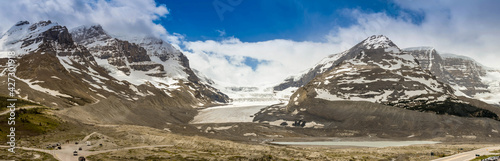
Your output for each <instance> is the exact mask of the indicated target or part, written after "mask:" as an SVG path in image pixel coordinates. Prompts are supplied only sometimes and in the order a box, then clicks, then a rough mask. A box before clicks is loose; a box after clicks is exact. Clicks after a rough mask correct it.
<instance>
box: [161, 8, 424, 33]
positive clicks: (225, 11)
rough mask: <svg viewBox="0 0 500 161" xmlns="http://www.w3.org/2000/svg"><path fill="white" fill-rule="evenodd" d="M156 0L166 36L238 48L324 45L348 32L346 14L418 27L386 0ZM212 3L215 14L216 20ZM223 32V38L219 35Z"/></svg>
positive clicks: (349, 21)
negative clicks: (229, 42) (284, 42)
mask: <svg viewBox="0 0 500 161" xmlns="http://www.w3.org/2000/svg"><path fill="white" fill-rule="evenodd" d="M235 1H236V2H240V3H239V4H235V5H234V6H232V5H231V4H230V3H229V1H227V0H182V1H179V0H157V3H158V4H164V5H166V6H167V8H169V11H170V14H169V15H167V16H166V17H163V18H160V19H158V20H156V23H159V24H161V25H162V26H164V27H165V28H166V29H167V31H168V32H171V33H180V34H183V35H184V36H185V38H186V40H188V41H196V40H218V39H221V37H228V36H234V37H237V38H239V39H240V40H241V41H244V42H258V41H265V40H272V39H288V40H294V41H325V39H324V35H326V34H328V33H329V32H330V31H331V30H332V29H334V28H337V27H348V26H351V25H353V24H355V23H356V19H355V18H353V17H351V16H350V15H348V14H346V13H345V11H346V9H358V10H361V11H363V12H366V13H376V12H385V13H387V15H389V16H392V17H395V18H396V17H399V16H400V13H405V14H408V15H410V17H409V18H411V19H412V20H413V22H414V23H420V22H421V20H422V19H423V16H424V15H423V14H422V13H419V12H413V11H410V10H404V9H402V8H400V7H399V6H398V5H396V4H395V3H393V2H392V1H386V0H370V1H366V0H349V1H347V0H346V1H331V0H314V1H311V0H274V1H273V0H239V1H238V0H235ZM214 3H215V4H218V5H216V6H217V7H220V8H221V12H220V13H221V14H220V15H221V16H219V14H218V13H217V10H216V7H214ZM221 31H222V32H225V34H224V35H222V34H221Z"/></svg>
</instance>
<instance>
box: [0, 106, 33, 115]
mask: <svg viewBox="0 0 500 161" xmlns="http://www.w3.org/2000/svg"><path fill="white" fill-rule="evenodd" d="M41 107H42V106H23V107H16V110H20V109H31V108H41ZM8 113H10V110H9V109H7V110H5V111H2V112H0V116H1V115H5V114H8Z"/></svg>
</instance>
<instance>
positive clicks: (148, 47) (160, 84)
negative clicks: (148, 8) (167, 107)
mask: <svg viewBox="0 0 500 161" xmlns="http://www.w3.org/2000/svg"><path fill="white" fill-rule="evenodd" d="M71 34H72V35H73V37H74V39H75V40H78V41H77V43H78V44H82V45H84V46H86V47H87V48H88V49H89V51H90V53H92V55H93V56H94V57H95V59H96V61H97V63H98V64H99V66H102V67H104V68H106V69H107V70H108V71H110V75H112V76H113V77H114V78H116V79H118V80H123V81H128V82H130V83H132V84H134V85H141V84H152V85H153V86H155V87H156V88H159V89H163V90H164V91H165V92H166V93H167V94H169V93H170V92H171V91H174V90H180V91H185V92H187V93H190V94H191V95H192V96H193V97H194V98H193V99H199V100H201V102H200V103H201V104H200V105H203V104H210V103H211V101H214V100H215V101H218V102H221V103H224V102H227V101H228V100H229V99H228V98H227V96H226V95H224V94H222V93H221V92H219V91H218V90H217V89H215V88H213V87H211V86H209V85H207V84H204V83H202V82H200V81H199V78H198V77H197V76H196V74H195V73H194V72H193V71H192V70H191V68H190V67H189V60H188V59H187V58H186V57H185V56H184V55H183V54H182V53H181V52H179V51H178V50H176V49H174V48H173V47H172V46H171V45H170V44H168V43H166V42H164V41H162V40H160V39H157V38H153V37H143V38H138V37H131V38H129V39H130V41H126V40H122V39H118V38H113V37H112V36H110V35H109V34H107V32H106V31H104V30H103V29H102V27H101V26H100V25H94V26H81V27H77V28H75V29H73V30H71ZM123 38H125V37H123Z"/></svg>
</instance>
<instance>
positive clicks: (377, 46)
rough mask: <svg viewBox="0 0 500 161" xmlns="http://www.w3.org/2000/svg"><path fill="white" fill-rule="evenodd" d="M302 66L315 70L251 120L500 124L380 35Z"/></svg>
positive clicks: (371, 130) (442, 128) (384, 128)
mask: <svg viewBox="0 0 500 161" xmlns="http://www.w3.org/2000/svg"><path fill="white" fill-rule="evenodd" d="M426 54H428V53H426ZM436 57H437V56H436ZM436 57H434V59H436ZM423 63H426V64H427V65H428V66H429V67H430V68H431V66H430V65H429V64H431V63H432V64H433V65H432V66H438V67H439V65H438V64H435V62H433V61H430V62H423ZM320 71H321V72H320ZM309 73H314V74H315V75H316V76H315V77H314V78H313V79H312V80H311V81H309V82H307V83H306V84H305V85H304V86H302V87H300V88H298V89H297V91H296V92H294V93H293V95H291V97H290V99H289V101H288V104H287V105H286V106H280V105H276V106H270V107H267V108H264V109H262V110H261V111H259V112H258V113H256V114H255V117H254V120H253V121H254V122H260V123H269V124H272V125H280V126H289V127H300V126H298V125H297V123H298V124H300V125H301V126H302V127H304V128H324V129H325V130H332V131H336V132H332V133H337V134H339V135H338V136H346V135H347V136H353V135H357V136H370V137H371V136H374V135H376V136H384V137H385V136H399V137H414V136H417V137H422V136H423V137H425V136H432V137H436V136H443V137H444V136H445V135H464V134H468V135H472V134H474V135H481V136H486V137H488V136H489V137H491V136H492V134H491V128H490V127H492V126H497V125H498V124H499V123H498V120H499V117H498V116H499V115H500V109H498V108H497V107H494V106H491V105H489V104H486V103H484V102H481V101H477V100H473V99H468V98H463V97H457V96H456V95H455V91H454V90H453V88H452V87H450V86H449V85H448V84H446V83H443V82H441V81H439V80H438V78H437V77H436V76H434V75H432V73H431V72H429V71H428V70H424V69H423V68H422V67H421V66H420V64H419V61H418V60H417V59H416V58H415V57H414V56H413V55H411V54H410V53H408V52H404V51H402V50H401V49H400V48H399V47H397V46H396V45H395V44H394V43H393V42H392V41H391V40H389V39H388V38H387V37H385V36H382V35H377V36H370V37H368V38H367V39H365V40H363V41H362V42H360V43H358V44H357V45H355V46H354V47H352V48H351V49H349V50H347V51H344V52H342V53H339V54H336V55H332V56H329V57H328V58H325V59H324V60H323V61H322V62H320V63H319V64H318V66H316V67H313V68H311V70H309V72H308V73H306V74H305V75H307V74H309ZM314 74H309V75H314ZM301 76H304V74H302V75H301ZM299 79H302V78H300V77H299ZM282 85H283V84H282ZM288 89H290V88H288ZM450 115H454V116H450ZM456 116H459V117H456ZM463 117H468V118H463ZM478 122H481V123H478ZM479 124H480V125H479ZM457 127H459V128H457ZM343 134H346V135H343Z"/></svg>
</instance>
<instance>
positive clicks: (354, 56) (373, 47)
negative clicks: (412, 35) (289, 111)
mask: <svg viewBox="0 0 500 161" xmlns="http://www.w3.org/2000/svg"><path fill="white" fill-rule="evenodd" d="M341 55H343V56H342V57H344V60H343V61H342V62H341V63H339V64H338V65H335V67H334V68H332V69H331V70H328V71H325V72H323V73H321V75H318V76H316V77H315V78H314V79H313V80H311V81H310V82H309V83H308V84H307V85H305V86H304V87H302V88H301V89H299V90H298V91H297V92H296V93H295V94H294V95H292V97H291V100H290V101H291V102H290V103H291V104H292V105H300V102H301V101H302V100H303V99H307V98H321V99H326V100H330V101H336V100H353V101H370V102H374V103H382V104H390V105H393V106H398V107H405V108H411V107H414V106H420V105H423V104H426V103H430V102H437V101H445V100H446V99H449V98H453V97H455V96H454V95H453V90H452V89H451V88H450V87H449V86H447V85H446V84H444V83H441V82H439V81H438V80H437V79H436V78H435V77H434V76H433V75H431V73H428V72H426V71H424V70H422V68H421V67H420V66H419V64H418V63H417V62H416V61H415V58H414V57H413V56H412V55H410V54H408V53H404V52H401V50H400V49H399V48H398V47H397V46H396V45H395V44H394V43H392V41H390V40H389V39H388V38H387V37H385V36H382V35H378V36H371V37H369V38H367V39H365V40H364V41H362V42H361V43H359V44H357V45H356V46H354V47H353V48H351V49H349V50H348V51H345V52H343V53H342V54H341ZM345 57H349V58H345Z"/></svg>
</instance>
